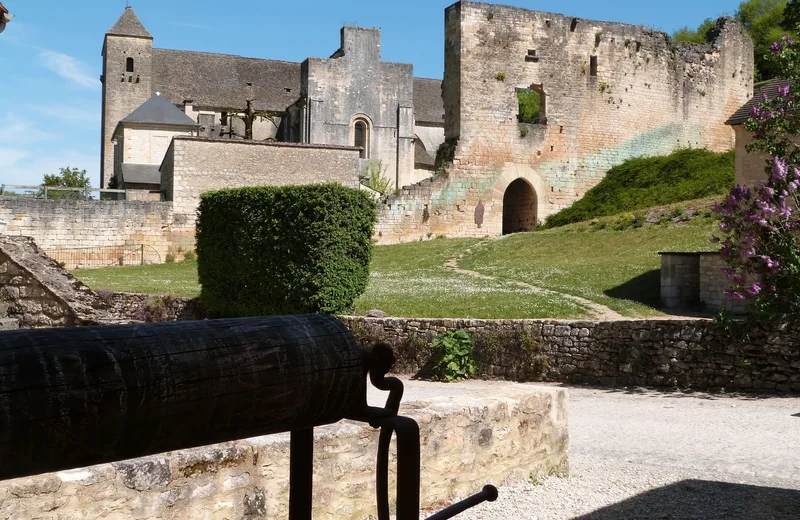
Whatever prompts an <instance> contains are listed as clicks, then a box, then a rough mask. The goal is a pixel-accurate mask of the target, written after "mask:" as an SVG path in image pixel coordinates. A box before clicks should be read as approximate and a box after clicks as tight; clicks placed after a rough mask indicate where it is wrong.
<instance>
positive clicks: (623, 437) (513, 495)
mask: <svg viewBox="0 0 800 520" xmlns="http://www.w3.org/2000/svg"><path fill="white" fill-rule="evenodd" d="M498 384H509V383H499V382H470V383H464V384H459V385H451V386H450V387H446V386H445V385H431V384H430V383H417V382H410V383H408V391H407V393H406V397H405V398H404V401H408V400H414V399H424V398H425V395H430V393H434V392H435V393H437V394H439V395H442V394H443V393H444V394H446V393H447V392H480V391H491V386H492V385H498ZM569 421H570V476H569V477H568V478H557V477H551V478H547V479H544V480H543V481H541V482H537V483H536V485H534V484H533V483H531V484H528V485H526V486H524V487H519V488H502V489H501V490H500V499H499V500H498V501H497V502H494V503H491V504H485V505H483V506H480V507H479V508H476V509H473V510H471V511H470V512H468V513H465V514H463V515H461V516H459V517H458V518H459V519H460V520H478V519H481V520H506V519H508V520H522V519H531V520H544V519H575V518H579V519H609V520H611V519H633V518H636V519H669V520H673V519H674V520H678V519H681V520H682V519H762V518H763V519H767V518H769V519H798V518H800V449H798V442H800V435H798V433H800V398H761V399H755V398H748V397H720V396H709V395H705V394H691V395H686V394H667V393H658V392H652V391H641V392H625V391H614V390H593V389H584V388H570V409H569Z"/></svg>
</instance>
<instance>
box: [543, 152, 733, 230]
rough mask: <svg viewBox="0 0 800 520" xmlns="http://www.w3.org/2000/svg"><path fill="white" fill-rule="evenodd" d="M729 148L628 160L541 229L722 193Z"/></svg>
mask: <svg viewBox="0 0 800 520" xmlns="http://www.w3.org/2000/svg"><path fill="white" fill-rule="evenodd" d="M733 160H734V152H733V151H730V152H725V153H715V152H711V151H708V150H702V149H685V150H678V151H676V152H674V153H672V154H670V155H667V156H661V157H646V158H637V159H630V160H628V161H625V162H624V163H622V164H620V165H619V166H615V167H614V168H611V170H609V171H608V173H607V174H606V176H605V177H604V178H603V180H602V181H600V183H599V184H597V186H595V187H594V188H592V189H590V190H589V191H587V192H586V194H585V195H584V196H583V198H581V200H579V201H577V202H575V203H574V204H573V205H572V206H570V207H569V208H566V209H563V210H561V211H559V212H558V213H556V214H555V215H551V216H550V217H548V218H547V220H546V222H545V227H546V228H554V227H559V226H564V225H567V224H571V223H575V222H581V221H586V220H591V219H594V218H597V217H603V216H608V215H616V214H619V213H623V212H626V211H635V210H640V209H645V208H651V207H654V206H660V205H665V204H672V203H676V202H682V201H689V200H693V199H699V198H702V197H709V196H712V195H724V194H726V193H728V191H730V189H731V187H732V186H733V183H734V176H735V174H734V164H733Z"/></svg>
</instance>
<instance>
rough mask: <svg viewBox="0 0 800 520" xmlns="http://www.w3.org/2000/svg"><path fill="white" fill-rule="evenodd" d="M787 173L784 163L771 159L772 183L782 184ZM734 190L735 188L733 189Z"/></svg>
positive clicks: (781, 160) (776, 158)
mask: <svg viewBox="0 0 800 520" xmlns="http://www.w3.org/2000/svg"><path fill="white" fill-rule="evenodd" d="M788 173H789V168H788V167H787V166H786V161H784V160H783V159H781V158H780V157H773V158H772V176H771V177H770V178H771V180H772V182H782V181H784V180H786V175H787V174H788ZM734 189H735V188H734Z"/></svg>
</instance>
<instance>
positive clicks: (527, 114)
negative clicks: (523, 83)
mask: <svg viewBox="0 0 800 520" xmlns="http://www.w3.org/2000/svg"><path fill="white" fill-rule="evenodd" d="M517 100H518V101H519V116H517V119H519V122H520V123H534V124H535V123H540V122H541V121H540V119H541V117H540V116H541V113H542V96H541V94H540V93H539V92H537V91H535V90H533V89H520V90H518V91H517Z"/></svg>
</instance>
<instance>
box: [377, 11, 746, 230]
mask: <svg viewBox="0 0 800 520" xmlns="http://www.w3.org/2000/svg"><path fill="white" fill-rule="evenodd" d="M445 19H446V22H445V78H444V84H443V98H444V104H445V113H446V115H445V131H446V137H447V139H448V145H449V146H450V147H451V149H452V156H451V157H447V158H449V159H452V168H451V169H450V172H449V176H448V177H447V178H445V179H440V180H439V181H437V182H435V183H433V184H430V185H426V186H414V187H412V189H411V190H406V191H404V192H403V193H402V194H400V195H399V196H398V197H390V198H389V199H388V200H387V202H386V204H385V205H384V206H383V208H382V211H381V229H380V231H381V237H380V238H381V240H382V241H383V242H385V243H390V242H399V241H407V240H418V239H419V238H422V237H424V236H426V235H427V234H428V233H432V234H436V235H438V234H446V235H448V236H485V235H496V234H500V233H501V232H502V213H503V211H504V208H503V195H504V193H505V191H506V188H507V187H508V186H509V185H510V184H511V182H513V181H514V180H516V179H518V178H522V179H525V180H526V181H527V182H528V183H529V185H530V186H531V187H532V188H533V189H534V191H535V192H536V196H537V203H536V208H537V213H538V215H537V220H538V221H539V222H541V221H542V220H543V219H544V218H545V217H546V216H548V215H550V214H552V213H554V212H556V211H558V210H559V209H561V208H564V207H567V206H569V205H570V204H572V202H574V201H575V200H577V199H579V198H580V197H581V196H583V194H585V193H586V191H587V190H588V189H590V188H591V187H593V186H594V185H595V184H597V182H599V181H600V179H602V177H603V176H604V175H605V173H606V172H607V171H608V169H610V168H611V167H612V166H614V165H617V164H619V163H620V162H622V161H624V160H625V159H628V158H631V157H636V156H641V155H656V154H665V153H669V152H671V151H673V150H675V149H676V148H679V147H687V146H690V147H703V148H709V149H712V150H716V151H723V150H729V149H731V148H733V147H734V132H733V130H732V129H731V128H730V127H729V126H726V125H725V124H724V123H725V121H726V120H727V119H728V118H729V117H730V115H731V114H733V113H734V112H735V111H736V110H737V109H738V108H739V107H741V106H742V105H743V104H744V103H745V102H746V101H747V100H748V99H749V98H750V96H751V94H752V90H753V79H752V74H751V71H752V69H753V45H752V42H751V41H750V40H749V38H748V37H747V36H746V35H745V33H744V31H743V30H742V28H741V27H740V26H739V24H738V23H737V22H735V21H734V20H732V19H721V20H720V21H719V22H718V23H717V26H716V28H715V35H716V38H715V40H714V42H713V44H708V45H691V44H686V45H680V46H677V47H673V46H671V45H670V43H669V42H668V40H667V36H666V35H665V34H663V33H660V32H656V31H653V30H651V29H647V28H643V27H637V26H632V25H626V24H621V23H609V22H597V21H592V20H583V19H576V18H570V17H565V16H562V15H557V14H553V13H544V12H536V11H529V10H526V9H520V8H515V7H507V6H498V5H490V4H483V3H474V2H459V3H457V4H455V5H453V6H451V7H450V8H448V9H447V10H446V13H445ZM531 86H535V87H536V88H537V89H541V90H542V91H543V92H544V95H545V103H544V115H543V119H544V120H543V122H542V124H536V125H520V123H519V122H518V120H517V114H518V111H519V106H518V100H517V94H516V92H517V89H520V88H530V87H531Z"/></svg>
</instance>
